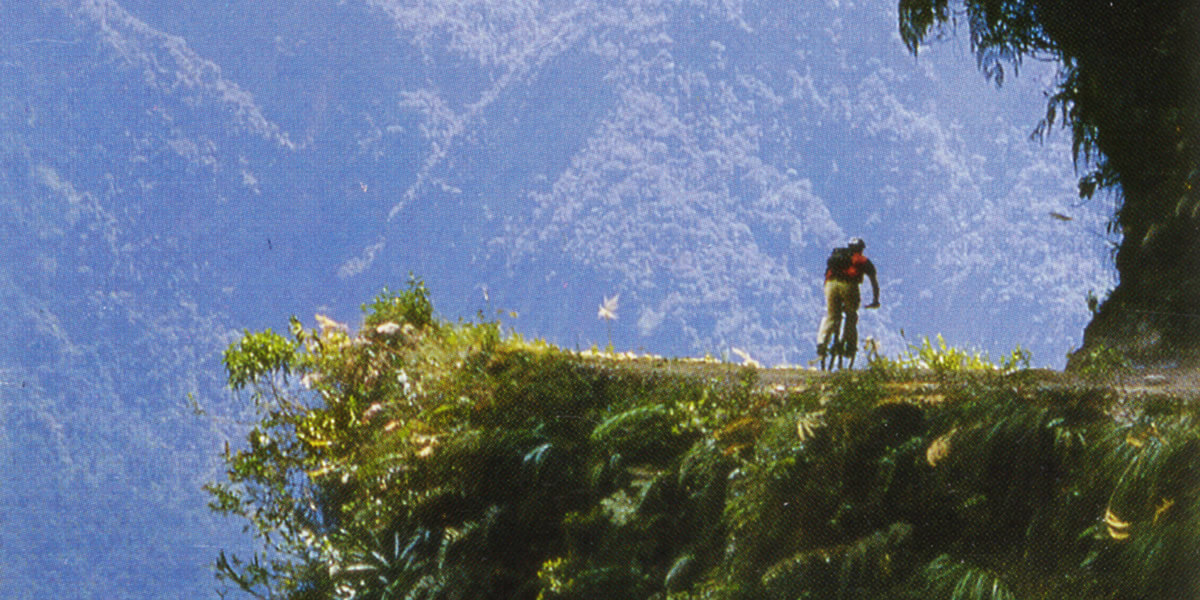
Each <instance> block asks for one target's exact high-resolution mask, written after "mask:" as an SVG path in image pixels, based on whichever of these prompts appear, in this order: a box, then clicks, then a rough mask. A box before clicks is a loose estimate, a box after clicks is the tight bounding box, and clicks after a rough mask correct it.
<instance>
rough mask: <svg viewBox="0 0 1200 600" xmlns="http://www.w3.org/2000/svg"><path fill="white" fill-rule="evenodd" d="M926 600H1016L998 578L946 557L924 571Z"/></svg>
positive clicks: (940, 558) (980, 568)
mask: <svg viewBox="0 0 1200 600" xmlns="http://www.w3.org/2000/svg"><path fill="white" fill-rule="evenodd" d="M923 576H924V578H925V581H926V591H927V594H926V596H925V598H928V599H929V600H1015V599H1016V596H1014V595H1013V593H1012V592H1011V591H1009V588H1008V585H1006V584H1005V583H1004V581H1003V580H1002V579H1000V577H998V576H997V575H995V574H994V573H992V572H991V571H989V570H987V569H984V568H982V567H977V566H974V565H969V564H967V563H964V562H961V561H956V560H954V559H952V558H950V556H949V555H947V554H942V555H940V556H938V557H937V558H935V559H933V562H931V563H929V565H927V566H926V567H925V570H924V573H923Z"/></svg>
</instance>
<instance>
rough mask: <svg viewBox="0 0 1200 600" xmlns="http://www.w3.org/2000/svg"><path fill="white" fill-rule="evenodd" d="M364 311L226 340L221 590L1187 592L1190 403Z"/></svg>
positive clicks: (821, 594)
mask: <svg viewBox="0 0 1200 600" xmlns="http://www.w3.org/2000/svg"><path fill="white" fill-rule="evenodd" d="M364 310H365V311H366V312H367V315H366V319H365V325H364V326H363V329H362V330H361V331H359V332H357V333H356V334H353V333H351V332H350V331H348V330H347V329H346V328H344V327H343V326H340V325H339V324H337V323H334V322H332V321H329V320H327V319H323V318H319V319H318V320H319V321H321V328H320V329H319V330H308V329H305V328H304V327H303V326H302V325H301V324H300V323H299V322H297V321H295V320H293V323H292V327H291V332H290V337H285V336H282V335H279V334H275V333H272V332H270V331H266V332H262V333H247V334H246V335H245V337H244V338H243V339H242V340H241V341H239V342H237V343H234V344H233V345H231V346H230V348H229V350H228V351H227V353H226V356H225V362H226V365H227V367H228V371H229V383H230V386H231V388H232V389H233V390H234V392H233V393H234V394H235V395H236V396H238V397H239V398H241V399H243V400H245V401H247V402H249V403H250V404H252V405H253V406H254V407H255V408H256V409H257V411H258V415H259V420H258V422H257V423H256V424H255V426H254V427H253V429H252V430H251V431H250V433H249V435H248V438H247V441H246V443H245V444H244V445H242V446H241V447H240V448H234V449H226V452H225V459H226V461H227V464H228V473H227V475H228V477H227V480H225V481H222V482H214V483H213V484H211V485H210V486H209V490H210V492H211V494H212V498H213V500H212V507H213V508H214V509H215V510H218V511H221V512H224V513H228V514H230V515H234V516H237V517H239V518H241V519H244V520H245V522H246V523H247V525H248V529H249V530H250V531H252V532H254V533H255V534H257V536H258V539H259V540H260V542H261V552H260V553H259V554H257V555H255V556H251V557H233V556H227V555H225V554H224V553H222V554H221V555H220V556H219V558H218V560H217V570H218V576H219V577H220V578H221V579H222V580H223V581H225V582H226V583H228V584H230V585H231V586H232V587H234V588H239V589H241V590H244V591H246V592H248V593H250V594H252V595H254V596H256V597H260V598H297V599H299V598H379V599H384V598H412V599H451V598H497V599H501V598H502V599H509V598H518V599H519V598H524V599H529V600H534V599H538V600H551V599H564V600H565V599H572V600H581V599H591V598H595V599H605V600H610V599H622V598H628V599H645V598H659V599H663V600H667V599H671V600H683V599H700V598H712V599H729V600H736V599H756V600H757V599H762V598H766V599H781V600H782V599H788V600H791V599H797V598H848V599H876V598H878V599H884V598H888V599H895V598H901V599H904V598H912V599H917V598H921V599H929V598H941V599H947V600H1007V599H1019V600H1033V599H1047V600H1048V599H1068V598H1070V599H1076V598H1084V597H1091V598H1106V599H1114V600H1116V599H1120V600H1126V599H1128V600H1134V599H1138V600H1143V599H1158V598H1161V599H1164V600H1165V599H1177V598H1195V597H1200V576H1198V575H1197V570H1196V569H1195V565H1196V564H1197V555H1196V549H1197V548H1200V475H1198V473H1200V421H1198V420H1197V414H1196V409H1195V406H1194V404H1193V403H1192V400H1193V399H1191V398H1178V397H1172V396H1168V395H1163V394H1160V395H1158V396H1153V397H1150V396H1147V397H1144V398H1140V399H1138V401H1137V402H1136V403H1135V402H1133V400H1132V399H1130V398H1122V397H1120V396H1119V395H1118V394H1117V392H1116V391H1114V390H1113V389H1112V388H1111V387H1104V386H1102V385H1100V384H1099V383H1097V382H1095V381H1089V380H1079V381H1081V383H1073V384H1066V383H1064V382H1063V381H1061V380H1058V379H1053V378H1047V377H1046V376H1044V375H1043V376H1042V378H1039V377H1038V376H1037V373H1036V372H1031V371H1027V370H1022V369H1020V368H1018V365H1016V363H1015V362H1013V361H1017V362H1019V359H1020V357H1021V354H1020V353H1015V354H1014V356H1013V357H1012V358H1011V360H1010V361H1008V362H1006V361H1002V363H1003V364H1004V365H1009V363H1010V362H1012V364H1011V365H1009V366H1004V367H1002V368H997V367H995V366H994V365H993V366H990V367H987V368H975V367H980V366H981V365H983V364H984V363H985V361H984V360H983V359H982V358H979V357H978V356H977V355H975V354H973V353H966V352H962V351H959V350H955V349H953V348H949V347H947V346H946V345H945V343H944V342H943V341H941V340H939V341H938V343H937V345H934V344H932V343H930V342H929V341H928V340H926V341H925V343H924V344H922V346H919V347H915V348H914V349H913V350H912V351H911V352H910V354H909V356H908V358H900V359H896V360H894V361H891V362H890V363H889V364H891V365H892V366H891V367H889V368H883V367H879V366H875V365H873V366H872V367H871V368H868V369H865V370H862V371H858V372H854V371H847V372H841V373H837V374H835V375H821V374H817V373H808V372H798V373H795V374H793V376H792V377H791V379H789V380H788V381H787V383H786V384H778V385H776V384H768V383H766V382H767V381H768V376H770V377H774V376H775V375H777V374H776V373H769V372H767V371H762V370H759V369H756V368H753V367H734V366H732V365H728V364H724V363H717V362H715V361H681V360H674V361H669V360H664V359H639V360H617V358H618V355H609V356H608V357H605V356H595V355H588V356H584V355H580V354H575V353H572V352H567V351H563V350H561V349H558V348H556V347H553V346H551V345H548V344H545V343H543V342H540V341H526V340H523V339H522V338H520V337H519V336H517V335H515V334H510V335H503V333H502V332H501V330H500V327H499V325H498V324H497V323H490V322H485V323H447V322H443V321H440V320H438V319H437V318H436V317H435V316H434V313H433V310H432V306H431V305H430V304H429V301H428V297H427V294H426V293H425V292H424V288H423V286H422V285H420V283H419V282H418V281H412V282H410V286H409V289H408V290H406V291H403V292H399V293H391V292H385V293H384V294H382V295H381V296H380V297H379V298H377V299H376V301H375V302H373V303H371V304H368V305H366V306H364ZM918 359H920V360H921V361H925V362H924V364H923V366H921V365H917V363H916V362H912V364H911V365H907V366H906V363H905V361H916V360H918ZM977 359H978V360H977ZM880 364H882V363H880ZM987 364H989V365H990V363H987ZM936 365H941V366H940V367H938V366H936ZM939 369H940V370H939ZM934 371H936V375H937V376H936V377H933V378H925V377H922V376H921V375H922V374H928V373H933V372H934ZM979 373H986V375H985V376H982V377H981V376H978V374H979ZM770 381H772V382H773V381H778V379H773V380H770ZM1072 381H1074V380H1072ZM1118 405H1119V406H1120V407H1121V410H1120V411H1114V407H1116V406H1118Z"/></svg>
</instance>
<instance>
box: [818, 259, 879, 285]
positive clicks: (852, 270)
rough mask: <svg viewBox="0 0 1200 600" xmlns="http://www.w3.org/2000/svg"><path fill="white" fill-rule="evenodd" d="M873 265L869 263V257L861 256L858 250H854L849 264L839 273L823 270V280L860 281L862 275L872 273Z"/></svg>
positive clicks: (873, 270)
mask: <svg viewBox="0 0 1200 600" xmlns="http://www.w3.org/2000/svg"><path fill="white" fill-rule="evenodd" d="M874 274H875V265H874V264H872V263H871V259H869V258H867V257H866V256H863V255H862V253H860V252H855V253H854V255H853V256H852V257H850V266H849V267H847V268H846V270H845V271H842V272H841V273H834V272H833V270H832V269H827V270H826V271H825V281H829V280H830V279H837V280H838V281H846V282H849V283H862V281H863V275H874Z"/></svg>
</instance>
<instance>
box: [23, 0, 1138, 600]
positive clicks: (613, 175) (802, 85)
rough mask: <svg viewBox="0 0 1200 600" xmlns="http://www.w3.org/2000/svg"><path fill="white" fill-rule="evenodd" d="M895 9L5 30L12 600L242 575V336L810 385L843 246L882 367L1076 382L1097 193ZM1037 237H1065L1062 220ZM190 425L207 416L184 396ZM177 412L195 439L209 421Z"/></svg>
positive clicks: (258, 10) (117, 593)
mask: <svg viewBox="0 0 1200 600" xmlns="http://www.w3.org/2000/svg"><path fill="white" fill-rule="evenodd" d="M897 22H898V15H897V13H896V11H895V10H894V7H889V6H880V5H879V4H877V3H870V4H868V3H857V2H849V1H836V0H830V1H828V2H819V3H800V2H793V3H788V4H787V5H785V6H780V5H779V3H776V2H688V3H674V2H646V1H643V0H630V1H628V2H618V1H602V2H588V1H584V2H578V1H571V2H542V3H534V2H490V1H489V2H470V1H463V2H450V1H429V2H398V1H396V2H392V1H383V0H379V1H373V0H366V1H364V0H347V1H342V2H332V1H315V2H313V1H310V2H288V1H276V2H256V1H251V0H220V1H217V0H212V1H189V2H178V3H161V2H153V1H150V0H143V1H132V0H125V1H117V0H86V1H71V0H55V1H49V2H36V3H27V2H5V3H0V232H2V233H0V298H2V299H3V301H2V302H0V306H2V307H3V308H2V310H3V315H4V319H3V320H0V327H2V328H3V332H4V334H5V335H6V337H7V338H8V339H9V340H11V343H9V344H7V345H6V346H5V349H4V350H2V351H0V411H2V413H0V414H2V415H3V423H4V425H3V437H2V438H0V444H2V446H0V447H2V448H3V451H2V454H0V456H3V458H4V462H5V465H6V469H5V485H4V486H3V488H4V489H3V491H2V492H0V510H2V511H3V512H2V514H0V520H2V522H3V524H4V525H3V527H2V528H0V547H2V548H3V549H4V552H3V555H4V558H3V563H2V564H0V572H2V574H0V594H2V595H4V596H5V597H10V598H48V597H84V598H106V599H108V598H178V597H205V596H208V595H210V594H209V590H210V589H211V588H212V583H211V577H210V573H209V572H208V570H207V566H208V564H209V563H211V561H212V560H213V558H214V556H215V549H216V548H218V547H220V548H232V547H236V546H237V545H238V544H240V543H242V539H241V538H240V537H239V536H238V532H237V530H236V525H235V524H231V523H228V522H225V521H221V520H217V519H215V518H213V517H212V516H210V515H209V514H208V513H207V509H206V508H205V506H204V503H205V502H206V498H205V497H204V495H203V494H202V493H201V492H200V486H201V484H202V483H203V482H205V481H210V480H212V479H213V477H214V474H215V473H216V472H217V469H218V467H217V466H216V462H215V460H216V455H217V453H218V451H219V448H220V447H221V446H222V442H223V441H224V440H226V439H240V437H241V434H242V428H243V427H244V423H243V422H242V420H241V419H242V415H241V412H240V411H241V410H242V407H241V405H240V404H238V403H237V402H236V398H234V397H231V395H230V394H229V393H228V391H227V390H225V389H224V388H223V379H222V375H221V367H220V364H219V360H218V359H219V356H220V351H221V350H222V349H223V348H224V347H225V345H226V344H228V343H229V342H230V341H231V340H233V339H235V337H236V336H237V333H238V332H240V331H241V330H242V329H243V328H249V329H253V330H260V329H263V328H265V327H274V328H275V329H277V330H281V329H283V328H285V327H286V322H284V321H282V320H281V319H282V318H283V315H288V314H295V315H298V316H299V317H300V318H301V319H302V320H304V321H305V322H306V323H309V324H311V322H312V321H311V319H312V315H313V314H314V313H316V312H322V313H326V314H329V315H331V316H332V317H334V318H337V319H340V320H344V321H348V322H354V321H355V320H357V319H358V318H359V316H358V314H359V303H360V302H361V301H362V299H363V298H368V297H371V295H372V294H374V293H375V292H377V291H378V290H379V289H380V288H382V287H385V286H391V287H392V288H396V287H398V286H402V285H403V284H404V282H405V281H406V280H407V278H408V274H409V273H410V272H413V273H416V274H417V275H420V276H422V277H424V278H425V280H426V281H427V282H428V283H429V286H430V289H431V292H432V295H433V297H434V298H435V300H436V304H437V306H438V307H439V310H440V311H441V313H442V315H443V316H444V317H446V318H448V319H456V318H458V317H470V316H473V315H475V314H476V313H477V312H478V311H481V310H482V311H484V312H485V313H486V314H488V315H489V316H494V315H495V311H497V310H499V309H504V310H505V311H513V312H515V314H516V315H518V316H516V317H511V316H507V315H509V314H510V313H508V312H506V313H505V315H506V316H504V322H505V326H506V327H507V326H511V327H514V328H515V329H517V330H518V331H520V332H522V333H523V334H525V335H527V336H544V337H546V338H548V339H550V340H552V341H554V342H556V343H558V344H560V345H562V346H564V347H568V348H574V347H580V348H587V347H590V346H592V345H594V344H595V345H601V346H603V345H606V344H607V343H608V336H609V330H608V328H607V325H606V323H605V322H604V321H602V320H599V319H597V318H596V317H595V314H596V309H597V305H598V304H599V303H600V302H601V301H602V300H603V299H604V298H605V297H611V296H613V295H616V294H620V302H619V309H618V311H617V314H618V319H617V320H616V321H614V322H612V328H611V337H612V344H613V345H614V347H616V348H618V349H639V348H641V349H645V350H647V351H651V352H655V353H658V354H665V355H702V354H704V353H711V354H713V355H722V354H725V355H728V353H729V352H730V351H731V348H733V347H737V348H739V349H743V350H745V351H747V352H749V354H750V355H752V356H754V357H755V358H756V359H758V360H760V361H762V362H763V363H766V364H779V363H793V364H803V363H805V362H807V361H809V360H810V359H812V358H813V357H814V353H813V337H814V334H815V329H816V325H817V320H818V318H819V315H820V311H821V310H822V309H821V302H822V301H821V298H820V275H821V271H822V269H823V264H824V259H825V256H826V254H827V253H828V250H829V248H830V247H831V246H833V245H836V244H841V243H844V240H845V238H846V237H848V236H850V235H858V236H861V237H864V238H866V240H867V242H868V248H867V253H868V254H869V255H870V256H871V257H872V258H873V259H874V260H875V262H876V264H877V265H878V266H879V269H880V274H881V280H882V283H883V303H884V306H883V308H882V309H881V310H879V311H870V312H866V313H865V314H864V316H863V323H862V326H861V329H862V331H863V332H864V334H866V335H872V336H874V337H876V338H879V339H881V340H882V341H883V343H884V348H885V351H887V352H896V351H899V350H900V349H902V348H904V345H905V343H906V339H902V338H901V331H904V332H905V333H906V335H907V340H908V341H911V340H916V339H917V336H920V335H933V334H936V333H939V332H940V333H942V334H944V335H945V336H946V338H947V339H949V340H951V341H952V342H953V343H955V344H956V345H960V346H974V347H978V348H980V349H982V350H986V351H989V352H992V353H998V352H1004V351H1007V350H1009V349H1011V348H1013V347H1014V346H1016V345H1018V344H1020V345H1022V346H1024V347H1025V348H1027V349H1029V350H1031V351H1032V354H1033V361H1034V363H1035V364H1042V365H1051V366H1061V365H1062V364H1063V362H1064V357H1065V354H1066V352H1067V351H1069V350H1070V349H1072V348H1074V347H1075V346H1077V345H1078V344H1079V341H1080V332H1081V331H1082V329H1083V326H1084V325H1085V323H1086V322H1087V321H1088V319H1089V318H1090V313H1089V312H1088V310H1087V306H1086V302H1085V298H1086V296H1087V294H1088V293H1089V291H1094V293H1095V294H1097V295H1103V294H1104V292H1105V290H1107V289H1108V288H1109V287H1110V286H1111V285H1112V284H1113V281H1112V277H1111V269H1110V268H1109V267H1108V264H1109V263H1108V262H1107V261H1108V260H1109V259H1108V251H1109V243H1110V241H1115V240H1109V239H1108V237H1107V236H1106V235H1105V233H1104V232H1105V227H1104V223H1105V221H1106V219H1107V218H1108V217H1109V216H1110V213H1111V206H1109V205H1106V204H1105V202H1106V200H1105V199H1104V198H1103V197H1097V198H1096V199H1095V200H1092V201H1090V202H1082V203H1081V202H1080V201H1079V200H1078V199H1077V194H1076V173H1075V171H1074V169H1073V164H1072V160H1071V152H1070V146H1071V140H1070V139H1068V136H1065V135H1057V134H1052V135H1050V136H1049V137H1048V138H1047V139H1046V140H1045V141H1044V142H1042V143H1036V142H1032V141H1030V139H1029V135H1030V133H1031V132H1032V130H1033V128H1034V127H1035V125H1036V124H1037V121H1038V119H1039V118H1040V117H1041V116H1042V115H1043V114H1044V110H1045V106H1044V98H1043V96H1042V92H1043V91H1044V90H1047V89H1049V88H1050V85H1051V81H1052V77H1053V73H1054V69H1053V68H1052V67H1051V66H1048V65H1041V64H1038V63H1037V62H1036V61H1027V63H1026V64H1025V65H1024V67H1023V69H1022V71H1021V73H1020V75H1019V76H1016V77H1012V76H1010V77H1009V78H1007V79H1006V81H1005V83H1004V85H1003V86H1002V87H999V88H997V87H996V86H995V85H993V84H991V83H989V82H988V81H986V80H985V79H984V78H982V77H979V76H978V74H977V72H976V66H975V63H974V61H973V60H972V58H971V54H970V48H969V43H968V42H967V41H966V40H965V39H959V38H957V37H954V36H949V37H947V38H946V39H945V40H944V41H942V42H941V43H933V44H932V45H930V46H929V47H927V48H925V49H923V50H922V52H921V54H920V56H919V58H914V57H913V56H912V55H911V54H910V53H909V51H908V50H907V48H906V47H905V44H904V42H903V41H902V39H901V37H900V35H899V33H898V30H897ZM1055 215H1057V216H1055ZM189 396H190V397H191V398H192V399H193V401H194V406H193V403H192V401H189ZM194 407H199V408H200V409H202V410H203V411H204V412H205V414H204V415H203V416H197V415H195V414H194V412H195V411H194V410H193V408H194Z"/></svg>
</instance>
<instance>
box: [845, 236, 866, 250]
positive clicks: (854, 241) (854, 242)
mask: <svg viewBox="0 0 1200 600" xmlns="http://www.w3.org/2000/svg"><path fill="white" fill-rule="evenodd" d="M846 245H847V246H849V247H851V248H858V249H859V250H862V249H864V248H866V247H867V243H866V242H864V241H862V238H858V237H852V238H850V242H849V243H847V244H846Z"/></svg>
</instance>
